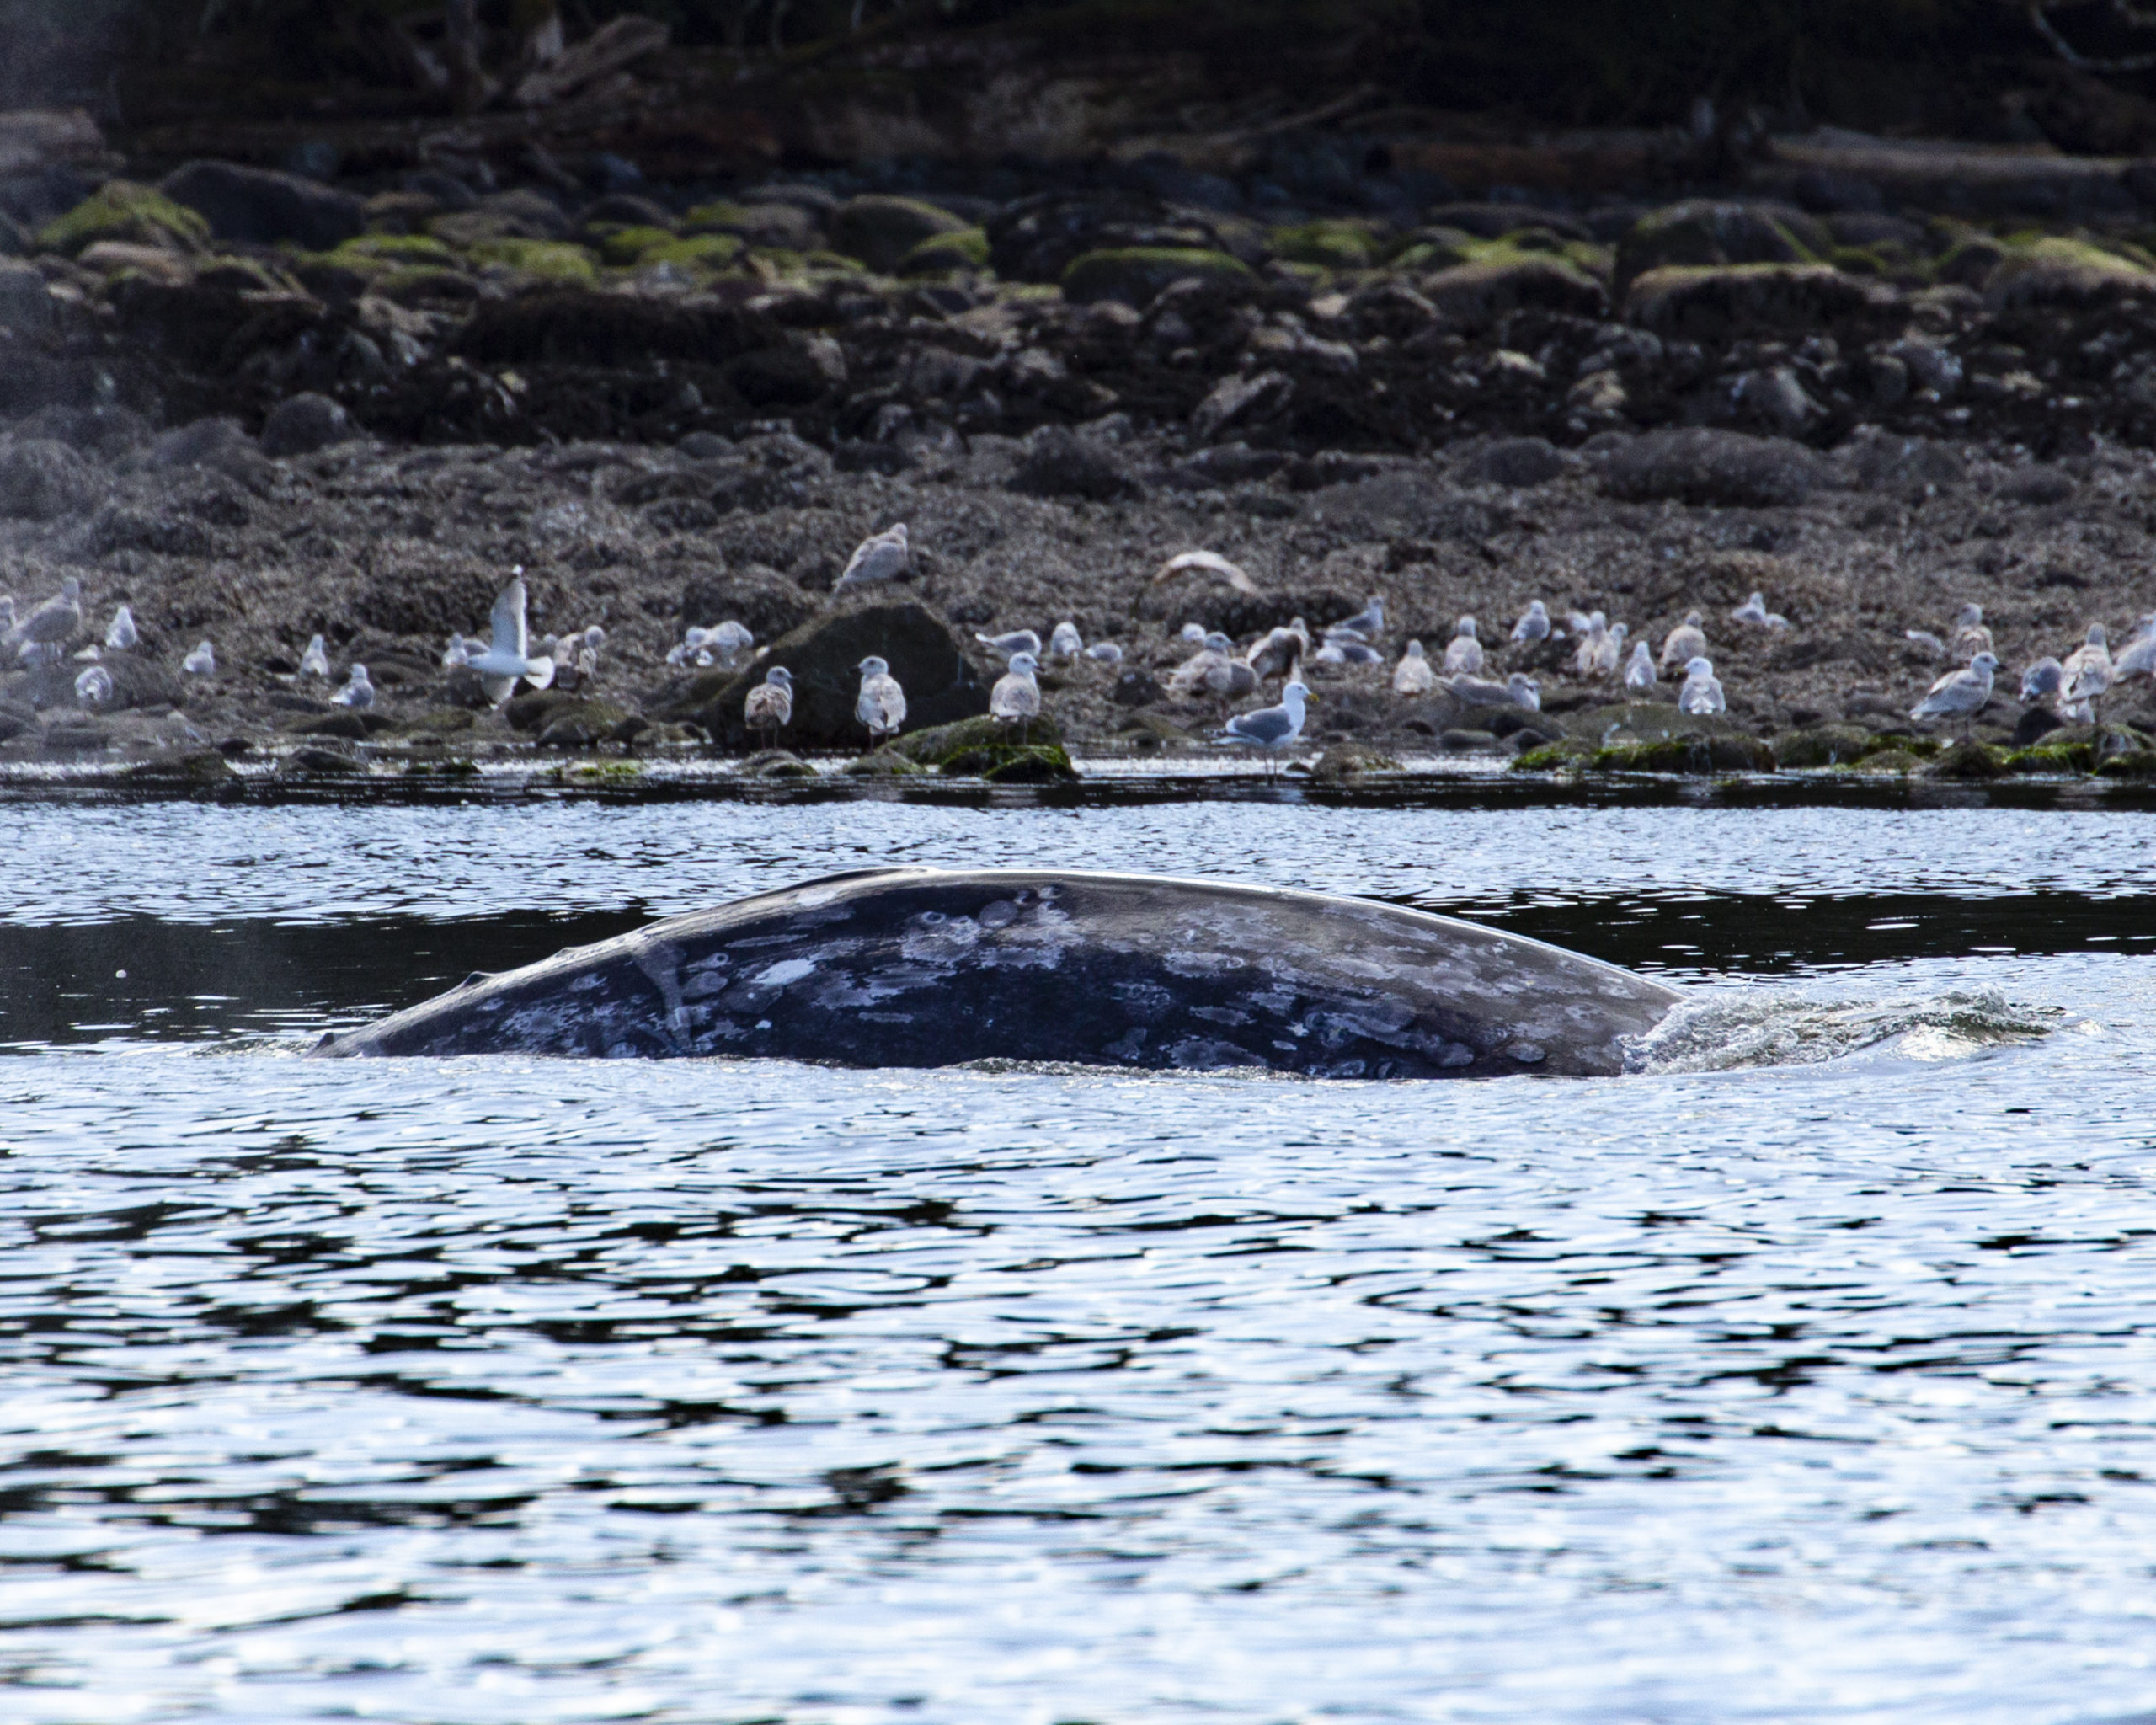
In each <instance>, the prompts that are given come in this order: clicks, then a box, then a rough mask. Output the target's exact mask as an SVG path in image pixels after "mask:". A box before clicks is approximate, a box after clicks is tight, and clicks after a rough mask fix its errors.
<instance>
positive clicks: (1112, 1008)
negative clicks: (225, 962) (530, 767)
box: [317, 868, 1678, 1078]
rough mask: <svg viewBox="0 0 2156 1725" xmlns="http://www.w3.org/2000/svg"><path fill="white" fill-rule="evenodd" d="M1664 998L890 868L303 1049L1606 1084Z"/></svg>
mask: <svg viewBox="0 0 2156 1725" xmlns="http://www.w3.org/2000/svg"><path fill="white" fill-rule="evenodd" d="M1677 1000H1678V994H1677V991H1675V990H1674V989H1672V988H1668V987H1666V986H1665V985H1662V984H1661V983H1659V982H1655V981H1652V980H1648V979H1647V978H1646V977H1643V976H1637V975H1634V974H1633V973H1632V972H1630V971H1629V970H1623V969H1618V968H1617V967H1616V966H1615V965H1614V964H1602V963H1600V962H1599V961H1598V960H1596V959H1585V958H1582V957H1580V956H1579V955H1578V954H1577V953H1568V952H1566V951H1564V950H1563V949H1561V948H1557V947H1552V946H1545V945H1544V944H1543V943H1541V942H1540V941H1533V940H1524V939H1522V938H1520V937H1518V936H1517V935H1509V934H1503V933H1500V932H1497V931H1496V930H1494V929H1489V928H1483V927H1477V926H1476V925H1475V924H1473V923H1470V922H1461V921H1455V920H1454V919H1453V918H1451V917H1447V916H1432V915H1429V914H1428V913H1427V912H1424V911H1408V910H1401V909H1400V908H1398V907H1396V906H1394V905H1384V904H1378V903H1375V902H1373V901H1371V900H1365V899H1352V898H1336V897H1331V896H1328V895H1324V894H1320V893H1307V892H1293V891H1286V890H1282V889H1275V888H1269V887H1254V886H1239V885H1232V884H1226V883H1222V882H1216V881H1202V880H1173V879H1159V878H1155V877H1151V876H1146V875H1134V874H1088V873H1072V872H1070V871H1065V870H1059V869H992V870H979V871H971V870H969V871H965V872H946V871H942V870H938V869H931V868H886V869H875V870H871V871H867V872H864V873H855V874H842V875H834V876H830V877H828V878H826V879H821V880H814V881H810V882H808V883H806V884H803V885H801V886H797V887H790V888H787V889H785V890H782V891H779V892H771V893H761V894H759V895H756V896H755V897H754V898H749V899H743V900H739V901H737V902H735V903H734V904H730V905H721V906H720V907H719V908H718V909H717V910H714V911H699V912H697V913H696V914H695V915H693V916H675V917H670V918H668V919H667V920H666V921H661V922H654V923H653V924H652V925H651V926H650V927H648V928H641V929H638V930H637V931H636V932H634V933H632V934H625V935H622V936H621V937H619V938H617V939H614V940H609V941H602V942H600V943H598V944H597V945H595V946H588V947H575V948H569V949H568V950H567V951H565V952H561V953H556V954H555V955H554V956H553V957H552V958H551V959H544V960H542V962H541V963H539V964H530V965H526V967H525V968H524V969H520V970H511V971H505V972H504V973H502V974H501V975H492V976H489V975H475V976H472V977H471V978H469V979H467V980H466V981H465V982H464V983H463V984H462V985H460V986H459V987H456V988H455V989H452V990H451V991H449V992H448V993H447V994H445V995H440V996H436V997H435V999H433V1000H430V1001H424V1002H423V1003H422V1004H420V1005H419V1006H416V1007H409V1008H408V1009H407V1010H405V1011H403V1012H398V1013H396V1014H394V1015H393V1016H392V1017H387V1018H384V1019H382V1020H381V1021H379V1022H378V1023H374V1024H371V1025H369V1026H367V1027H366V1028H362V1029H360V1030H357V1031H354V1032H350V1033H346V1034H344V1035H339V1036H334V1037H329V1038H325V1039H323V1044H321V1046H320V1047H319V1048H318V1049H317V1052H318V1053H319V1054H323V1055H475V1054H528V1055H586V1056H611V1057H615V1058H620V1057H623V1056H643V1057H667V1056H684V1055H737V1056H744V1057H750V1058H756V1057H763V1058H773V1059H780V1060H819V1061H825V1062H830V1063H833V1064H836V1065H847V1066H947V1065H958V1064H962V1063H963V1062H966V1061H971V1060H1039V1061H1055V1062H1075V1063H1079V1064H1083V1065H1097V1066H1102V1065H1104V1066H1123V1067H1150V1068H1169V1069H1179V1070H1184V1071H1208V1070H1218V1069H1220V1068H1224V1067H1248V1068H1263V1069H1267V1070H1271V1071H1281V1072H1294V1073H1300V1074H1303V1075H1305V1076H1311V1077H1326V1078H1476V1077H1491V1076H1504V1075H1507V1074H1512V1073H1519V1072H1536V1073H1543V1074H1549V1075H1560V1074H1561V1075H1567V1076H1609V1075H1612V1074H1615V1073H1617V1072H1620V1071H1623V1069H1624V1057H1625V1039H1627V1038H1630V1037H1634V1036H1638V1035H1640V1034H1641V1033H1644V1032H1646V1031H1647V1030H1650V1029H1652V1028H1653V1027H1654V1025H1655V1024H1656V1023H1658V1022H1659V1021H1660V1020H1661V1018H1662V1016H1663V1015H1664V1014H1665V1013H1666V1012H1668V1010H1669V1009H1670V1007H1672V1006H1673V1005H1675V1004H1676V1002H1677Z"/></svg>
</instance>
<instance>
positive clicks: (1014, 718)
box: [988, 653, 1041, 725]
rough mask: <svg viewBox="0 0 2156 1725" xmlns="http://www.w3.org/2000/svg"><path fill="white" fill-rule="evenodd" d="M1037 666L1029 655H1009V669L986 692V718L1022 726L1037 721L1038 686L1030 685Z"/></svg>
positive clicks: (1039, 701) (1038, 707)
mask: <svg viewBox="0 0 2156 1725" xmlns="http://www.w3.org/2000/svg"><path fill="white" fill-rule="evenodd" d="M1039 668H1040V666H1039V663H1038V660H1035V659H1034V657H1033V654H1030V653H1014V654H1011V669H1010V670H1007V671H1006V672H1004V674H1003V675H1002V676H1000V677H998V678H997V679H996V680H995V687H994V688H993V689H990V691H989V692H988V711H989V716H990V718H994V719H995V720H997V721H998V722H999V723H1000V724H1006V725H1013V724H1025V723H1026V722H1027V720H1029V719H1033V718H1038V717H1039V716H1040V710H1041V686H1040V685H1039V684H1038V683H1037V682H1035V681H1033V673H1034V672H1035V671H1036V670H1038V669H1039Z"/></svg>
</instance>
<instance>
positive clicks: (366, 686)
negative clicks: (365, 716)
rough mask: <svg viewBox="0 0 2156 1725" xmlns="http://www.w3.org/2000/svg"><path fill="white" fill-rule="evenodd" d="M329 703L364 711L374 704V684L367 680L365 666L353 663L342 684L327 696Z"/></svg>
mask: <svg viewBox="0 0 2156 1725" xmlns="http://www.w3.org/2000/svg"><path fill="white" fill-rule="evenodd" d="M329 700H330V704H331V705H333V706H336V707H350V708H355V710H357V711H359V712H361V713H364V712H366V709H367V708H370V707H371V706H373V705H374V685H373V684H372V683H371V682H369V681H367V668H366V666H365V665H354V666H353V667H352V669H351V670H350V672H349V673H347V674H346V676H345V678H344V687H343V688H341V689H339V691H338V692H336V693H335V694H334V695H332V696H331V697H329Z"/></svg>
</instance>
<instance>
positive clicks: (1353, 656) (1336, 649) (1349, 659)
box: [1310, 635, 1385, 665]
mask: <svg viewBox="0 0 2156 1725" xmlns="http://www.w3.org/2000/svg"><path fill="white" fill-rule="evenodd" d="M1310 660H1311V662H1312V663H1313V664H1316V665H1382V664H1384V663H1385V654H1382V653H1380V652H1379V651H1378V649H1376V648H1374V647H1373V646H1371V645H1370V644H1369V642H1367V641H1358V640H1357V639H1356V638H1354V637H1353V635H1342V636H1340V637H1339V638H1337V639H1336V638H1333V637H1332V636H1330V635H1328V636H1326V641H1325V645H1324V646H1322V647H1321V648H1319V649H1317V651H1316V652H1315V653H1313V654H1310Z"/></svg>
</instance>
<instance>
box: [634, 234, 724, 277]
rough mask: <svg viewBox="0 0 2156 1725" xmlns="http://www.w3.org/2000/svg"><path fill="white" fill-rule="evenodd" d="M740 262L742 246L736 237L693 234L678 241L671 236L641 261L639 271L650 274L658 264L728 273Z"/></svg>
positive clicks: (652, 248)
mask: <svg viewBox="0 0 2156 1725" xmlns="http://www.w3.org/2000/svg"><path fill="white" fill-rule="evenodd" d="M741 258H742V245H741V242H740V240H739V238H737V237H736V236H735V235H734V234H730V233H691V234H686V235H684V236H683V237H681V238H678V239H677V238H673V237H671V236H669V237H668V238H666V239H665V240H664V241H663V242H662V243H659V244H658V245H655V246H653V247H651V248H649V249H648V250H647V251H646V252H645V253H644V254H643V255H642V256H641V257H639V258H638V259H637V267H638V268H639V269H643V270H648V269H649V268H651V267H652V266H653V265H654V264H679V265H680V267H682V268H683V269H686V270H728V269H731V268H732V267H733V266H734V265H735V264H739V262H740V261H741Z"/></svg>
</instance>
